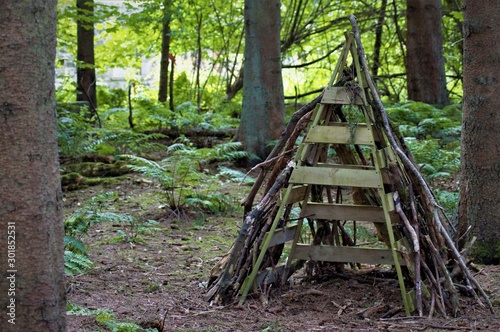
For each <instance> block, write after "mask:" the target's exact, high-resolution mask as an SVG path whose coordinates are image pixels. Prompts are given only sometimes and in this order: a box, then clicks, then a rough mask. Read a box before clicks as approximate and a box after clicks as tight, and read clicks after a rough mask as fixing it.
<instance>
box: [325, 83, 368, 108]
mask: <svg viewBox="0 0 500 332" xmlns="http://www.w3.org/2000/svg"><path fill="white" fill-rule="evenodd" d="M321 103H322V104H342V105H363V100H362V99H361V97H360V96H359V95H356V96H355V95H354V94H353V93H352V91H351V90H350V89H348V88H345V87H336V86H329V87H327V88H326V89H325V92H324V94H323V98H322V99H321Z"/></svg>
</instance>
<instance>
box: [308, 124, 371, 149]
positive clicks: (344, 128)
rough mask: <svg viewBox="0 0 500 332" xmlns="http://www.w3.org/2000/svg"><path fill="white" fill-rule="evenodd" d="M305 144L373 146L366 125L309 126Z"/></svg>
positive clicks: (369, 131)
mask: <svg viewBox="0 0 500 332" xmlns="http://www.w3.org/2000/svg"><path fill="white" fill-rule="evenodd" d="M304 142H305V143H330V144H358V145H373V144H374V142H373V134H372V132H371V130H370V129H369V128H368V126H367V125H366V124H358V125H353V126H352V127H350V126H348V125H345V124H335V125H330V126H319V125H315V126H311V128H310V129H309V131H308V132H307V135H306V137H305V139H304Z"/></svg>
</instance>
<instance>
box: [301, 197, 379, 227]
mask: <svg viewBox="0 0 500 332" xmlns="http://www.w3.org/2000/svg"><path fill="white" fill-rule="evenodd" d="M303 214H304V215H305V216H311V217H312V218H315V219H325V220H353V221H368V222H374V223H385V216H384V210H383V208H382V207H380V206H370V205H356V204H328V203H312V202H311V203H307V204H306V206H305V207H304V208H303Z"/></svg>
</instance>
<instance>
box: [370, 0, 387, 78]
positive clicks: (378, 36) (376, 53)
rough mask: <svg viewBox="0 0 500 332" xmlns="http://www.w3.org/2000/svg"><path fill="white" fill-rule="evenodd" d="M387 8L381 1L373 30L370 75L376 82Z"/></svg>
mask: <svg viewBox="0 0 500 332" xmlns="http://www.w3.org/2000/svg"><path fill="white" fill-rule="evenodd" d="M386 7H387V0H382V3H381V4H380V12H379V14H378V19H377V27H376V28H375V43H374V45H373V66H372V75H373V77H374V79H375V80H377V76H378V69H379V68H380V52H381V48H382V32H383V29H384V22H385V15H386V14H385V11H386Z"/></svg>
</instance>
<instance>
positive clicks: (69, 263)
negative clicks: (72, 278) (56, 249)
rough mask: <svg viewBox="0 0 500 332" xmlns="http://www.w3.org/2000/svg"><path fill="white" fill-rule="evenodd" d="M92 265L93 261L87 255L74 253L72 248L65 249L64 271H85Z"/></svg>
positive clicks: (69, 272)
mask: <svg viewBox="0 0 500 332" xmlns="http://www.w3.org/2000/svg"><path fill="white" fill-rule="evenodd" d="M92 265H93V262H92V261H91V260H90V259H89V258H88V257H87V256H86V255H82V254H78V253H74V252H72V251H70V250H65V251H64V271H65V273H66V274H68V275H73V274H75V273H85V271H87V270H88V269H90V268H91V267H92Z"/></svg>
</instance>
